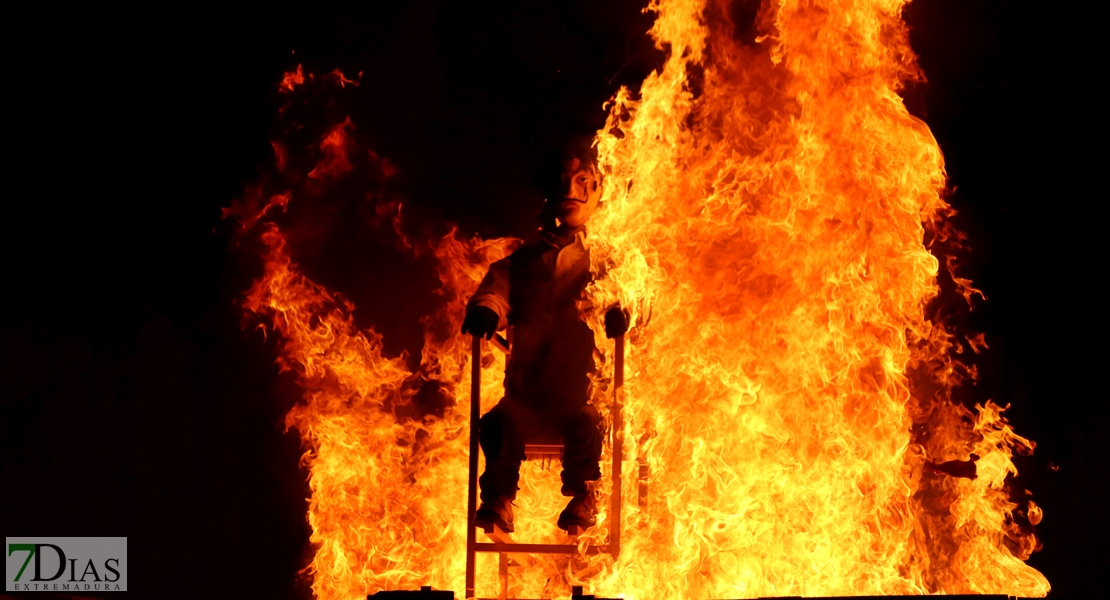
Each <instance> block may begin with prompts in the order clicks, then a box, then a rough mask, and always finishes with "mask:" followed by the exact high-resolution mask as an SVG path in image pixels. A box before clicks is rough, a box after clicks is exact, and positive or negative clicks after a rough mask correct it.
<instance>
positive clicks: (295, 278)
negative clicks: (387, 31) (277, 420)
mask: <svg viewBox="0 0 1110 600" xmlns="http://www.w3.org/2000/svg"><path fill="white" fill-rule="evenodd" d="M904 4H905V3H904V2H902V1H899V0H844V1H837V0H812V1H806V2H786V1H781V2H765V4H764V6H763V7H762V10H761V11H760V13H759V17H758V21H757V23H758V25H759V28H760V31H761V33H762V35H761V37H759V38H757V39H756V40H755V41H752V40H748V41H747V43H745V42H742V41H739V40H736V39H735V38H734V35H733V31H734V30H735V24H733V23H731V21H730V19H729V16H728V10H727V7H726V6H724V5H723V3H721V4H720V5H718V4H708V5H707V4H706V3H705V2H702V1H698V0H660V1H659V2H655V3H653V4H652V6H651V7H650V10H653V11H655V12H656V14H657V19H656V23H655V26H654V27H653V29H652V31H651V34H652V35H653V36H654V38H655V39H656V41H657V44H658V45H659V47H660V48H662V49H664V50H666V51H667V52H668V59H667V61H666V63H665V65H664V67H663V68H662V69H661V70H660V71H658V72H656V73H653V74H652V75H651V76H650V77H648V79H647V80H645V81H644V83H643V86H642V87H641V89H640V91H639V95H638V96H634V94H633V93H632V92H630V91H629V90H621V92H619V93H618V94H617V96H616V97H615V98H614V99H613V101H612V102H611V104H610V107H611V116H610V119H609V123H608V124H607V126H606V128H605V129H604V130H603V131H602V132H600V133H599V134H598V138H597V140H598V147H599V150H600V156H601V161H602V164H603V170H604V172H605V175H606V178H605V195H604V201H605V205H604V209H603V210H602V211H601V212H600V213H598V215H597V216H596V217H595V221H594V222H591V225H590V231H591V233H590V240H591V244H592V248H593V249H592V254H591V255H592V260H593V261H594V266H595V272H597V273H605V276H604V277H603V278H598V279H597V280H596V281H595V283H594V284H592V285H591V287H590V288H589V290H588V294H589V296H590V300H592V303H591V304H592V306H595V307H606V306H609V305H611V304H613V303H614V302H617V301H620V302H621V303H622V304H623V305H624V306H626V307H629V308H630V309H631V310H632V314H633V316H634V322H635V323H634V327H633V330H632V332H631V335H630V347H629V349H628V361H627V365H626V374H627V380H626V381H627V384H626V390H627V391H626V401H625V419H624V427H625V431H624V433H625V435H624V439H625V460H626V461H627V462H626V464H625V465H624V468H623V472H624V473H625V474H626V476H627V477H629V481H628V485H625V486H624V490H625V497H624V499H623V506H624V507H625V508H624V510H625V513H624V517H623V522H622V524H621V526H622V545H623V548H622V553H621V555H620V558H619V560H618V561H616V562H614V561H613V559H612V558H611V557H609V556H608V555H604V554H602V555H591V556H586V555H582V556H578V557H574V558H558V557H542V558H541V559H540V560H539V561H538V562H537V563H536V564H535V565H534V566H532V567H530V568H528V569H514V571H513V574H512V582H511V585H510V595H514V596H518V597H552V596H566V595H568V593H569V586H570V585H571V584H585V585H587V586H588V587H589V589H590V590H591V592H592V593H595V594H600V595H621V596H623V597H625V598H641V599H646V598H714V597H717V598H720V597H756V596H779V595H802V596H807V595H846V594H913V593H947V594H953V593H1004V594H1011V595H1021V596H1035V595H1044V594H1046V593H1047V592H1048V589H1049V586H1048V582H1047V581H1046V580H1045V578H1044V577H1043V576H1042V575H1041V574H1040V573H1039V572H1037V571H1036V570H1034V569H1032V568H1031V567H1029V566H1027V565H1026V564H1025V563H1024V562H1023V561H1024V559H1027V558H1028V557H1029V555H1030V553H1031V552H1033V551H1034V549H1035V548H1036V547H1037V541H1036V539H1035V537H1034V536H1033V534H1032V533H1031V530H1030V528H1029V526H1028V525H1026V526H1024V527H1023V526H1019V524H1018V522H1017V520H1016V519H1015V514H1016V513H1020V510H1019V509H1020V508H1021V507H1019V506H1018V504H1017V503H1015V502H1013V501H1011V499H1010V496H1009V493H1008V489H1007V486H1006V480H1007V478H1008V477H1012V476H1013V475H1016V472H1017V471H1016V469H1015V467H1014V465H1013V462H1012V460H1011V456H1012V452H1013V451H1015V450H1018V451H1030V450H1032V447H1033V444H1032V442H1030V441H1028V440H1026V439H1024V438H1022V437H1020V436H1019V435H1017V434H1016V433H1014V432H1013V430H1012V429H1011V428H1010V427H1009V425H1008V424H1007V423H1006V421H1005V419H1004V418H1003V416H1002V409H1001V408H999V407H998V406H996V405H994V404H993V403H990V402H987V403H986V404H985V405H980V406H977V407H976V408H975V410H969V409H967V408H964V407H963V406H962V405H960V404H958V403H955V402H953V401H952V400H951V393H952V390H953V389H954V388H955V387H956V386H958V385H959V384H960V383H961V382H962V381H963V380H964V379H966V378H967V377H969V376H970V375H973V372H972V371H970V370H969V369H967V368H965V367H964V366H963V365H962V364H961V363H959V362H958V360H957V356H956V354H957V353H958V352H959V351H962V349H963V348H964V346H965V344H966V346H967V347H969V348H971V349H972V350H976V351H977V349H978V348H979V347H981V346H982V345H983V344H982V340H981V338H971V339H961V338H959V337H958V336H957V335H956V334H955V333H954V332H953V331H951V330H950V327H948V326H946V325H945V324H944V323H943V322H941V321H939V320H937V319H936V318H933V317H932V316H931V314H930V312H929V311H928V308H929V306H930V303H931V302H932V301H933V300H934V299H935V298H936V297H937V295H938V293H939V288H938V283H937V280H938V273H939V261H938V258H937V257H936V256H934V255H933V254H932V253H930V249H929V247H927V245H926V240H933V239H942V238H945V237H949V236H951V235H952V231H951V229H950V226H949V225H948V224H947V221H946V217H947V216H949V215H950V213H951V210H950V209H949V207H948V206H947V204H946V203H945V202H944V200H943V198H942V196H941V193H942V191H943V190H944V186H945V172H944V166H943V159H942V156H941V153H940V149H939V147H938V146H937V143H936V141H935V140H934V138H933V136H932V135H931V133H930V132H929V129H928V127H927V126H926V125H925V124H924V123H922V122H921V121H920V120H918V119H916V118H914V117H913V116H911V115H910V114H909V113H908V112H907V110H906V108H905V106H904V105H903V103H902V101H901V99H900V98H899V96H898V92H899V90H900V86H901V85H902V84H903V82H904V81H906V80H910V79H914V78H919V77H920V74H919V72H918V69H917V67H916V63H915V57H914V54H913V52H912V51H911V49H910V47H909V43H908V35H907V30H906V27H905V25H904V23H903V22H902V20H901V11H902V8H903V6H904ZM338 81H339V82H340V83H342V82H343V81H346V80H345V79H343V78H342V77H341V76H340V78H339V79H338ZM294 84H296V85H302V84H304V77H303V76H302V74H301V72H300V68H298V72H297V73H295V74H290V76H289V77H287V78H286V80H285V81H284V82H283V84H282V86H283V87H282V89H283V90H285V91H286V92H288V93H293V92H294V91H295V88H296V85H294ZM352 127H353V125H352V123H351V121H350V120H349V119H344V120H343V121H342V122H339V123H335V124H333V125H332V127H331V129H329V130H328V131H326V132H324V133H322V135H321V136H320V139H319V140H317V142H318V145H317V149H318V156H319V160H318V162H317V164H316V165H315V167H314V168H313V169H312V170H311V171H310V172H308V173H307V175H304V176H302V177H301V179H302V180H307V179H309V178H311V180H312V181H311V182H309V183H307V184H304V185H305V188H304V190H301V191H294V192H289V191H288V190H275V191H273V192H272V193H271V192H269V191H265V188H266V187H267V186H266V185H260V186H259V187H258V188H256V189H252V190H250V192H249V193H248V194H247V195H246V196H245V197H244V199H243V201H241V202H239V203H237V204H236V205H235V206H234V207H232V208H231V209H229V211H228V213H229V214H232V215H235V216H237V217H238V218H239V219H240V223H241V224H242V227H243V229H244V231H261V239H262V241H263V242H264V248H265V250H264V258H265V260H264V263H265V265H264V275H263V276H262V277H261V278H260V279H259V280H258V281H256V283H255V285H254V287H253V288H252V289H251V291H250V292H249V293H248V296H247V298H246V301H245V307H246V308H247V309H248V310H249V311H251V312H252V313H255V314H258V315H261V316H262V317H263V318H264V319H265V323H266V324H267V327H268V329H272V330H273V331H276V332H277V333H278V334H279V335H280V337H281V356H280V358H279V362H280V363H281V364H282V365H283V366H284V367H286V368H288V369H290V370H293V371H295V372H296V373H297V376H298V378H299V381H300V383H301V384H302V385H303V387H304V389H305V395H304V401H303V403H301V404H299V405H298V406H297V407H295V408H294V409H293V410H292V411H291V412H290V414H289V416H288V419H287V423H288V425H289V426H290V427H294V428H296V429H297V431H298V432H299V433H300V435H301V436H302V438H303V440H304V442H305V445H306V447H307V453H306V455H305V466H306V468H307V469H308V471H309V473H310V486H311V489H312V498H311V501H310V505H309V521H310V523H311V526H312V530H313V534H312V543H313V544H314V545H315V547H316V554H315V558H314V560H313V562H312V564H311V565H310V567H309V571H310V572H311V575H312V578H313V591H314V592H315V594H316V595H317V597H319V598H327V599H331V598H341V599H344V600H348V599H353V598H359V597H364V596H365V595H366V594H368V593H373V592H375V591H378V590H383V589H406V588H414V587H416V586H419V585H432V586H434V587H437V588H443V589H453V590H456V591H457V592H458V591H461V590H462V588H463V568H464V558H465V557H464V547H465V524H466V514H465V506H466V477H467V473H466V465H467V436H468V411H469V395H468V389H469V382H468V381H467V377H466V374H467V368H466V365H467V363H468V361H469V354H468V348H469V343H468V340H466V339H463V338H462V337H461V336H459V335H457V334H456V332H457V331H458V326H459V321H460V320H461V317H462V306H463V304H464V303H465V301H466V298H467V297H468V296H469V294H470V293H472V292H473V290H474V288H475V287H476V285H477V283H478V281H479V280H480V278H481V276H482V275H483V273H484V271H485V268H486V267H487V266H488V265H489V264H490V263H491V262H492V261H494V260H497V259H498V258H500V257H502V256H505V255H506V254H507V253H508V252H509V251H511V249H512V248H513V247H514V245H515V241H513V240H493V241H480V240H477V239H474V240H462V241H460V240H459V239H458V237H457V236H456V235H455V234H454V233H453V232H452V233H451V234H449V235H447V236H446V237H444V238H442V239H438V240H433V241H431V242H425V243H423V246H422V245H421V244H419V243H412V244H410V243H409V242H407V241H406V242H405V245H406V248H408V249H409V250H410V251H412V252H421V251H428V252H430V253H431V255H433V256H435V258H436V259H437V264H438V265H439V266H438V274H439V278H440V281H441V283H442V285H441V288H440V289H439V290H438V291H437V292H438V293H439V294H440V295H441V297H442V299H443V302H442V304H441V308H440V309H439V310H438V311H437V312H436V313H435V314H432V315H429V316H428V317H426V319H425V320H424V325H425V331H426V333H425V344H424V349H423V355H422V359H421V364H420V367H419V369H417V370H416V372H410V370H409V369H408V368H407V367H406V365H405V362H404V360H402V359H401V358H396V357H394V358H391V357H388V356H386V355H385V354H384V353H383V351H382V339H381V336H380V335H378V334H377V333H375V332H373V331H360V330H358V329H357V328H356V327H355V326H354V325H353V320H352V316H351V315H352V311H353V309H354V307H353V306H352V305H351V304H350V303H349V302H347V301H346V300H344V299H343V298H342V297H341V296H338V295H337V294H334V293H332V292H330V291H329V290H327V289H325V288H323V287H322V286H320V285H318V284H316V283H314V282H312V281H310V280H309V279H308V278H306V277H305V276H304V275H303V274H302V273H301V272H300V271H299V270H298V269H297V267H296V265H295V264H293V263H292V261H291V259H290V256H289V253H288V249H287V237H286V235H285V234H283V232H282V231H281V229H279V228H278V226H277V225H275V224H274V223H273V222H272V218H271V217H272V216H273V214H275V213H279V212H280V211H281V210H283V209H284V208H285V207H286V206H287V205H289V204H290V203H291V202H297V201H298V199H299V198H298V195H301V196H304V197H305V199H306V200H305V201H308V200H310V199H311V198H313V197H315V196H318V195H320V194H323V193H326V190H327V185H328V184H329V182H330V181H333V180H339V179H342V178H343V177H344V176H346V174H347V173H348V172H349V171H351V170H352V169H356V170H357V169H359V168H364V165H363V162H360V160H361V159H356V158H354V156H355V155H354V154H353V153H350V152H349V151H348V149H349V148H350V147H351V146H352V145H353V144H354V142H353V141H351V140H350V139H349V136H348V133H349V131H350V130H351V128H352ZM275 150H276V152H277V154H278V162H279V163H280V168H281V169H284V167H285V164H286V160H287V155H286V151H285V150H284V146H282V145H280V144H275ZM365 155H366V153H360V154H359V156H360V157H361V156H365ZM368 155H369V159H368V160H369V161H370V162H374V161H378V159H377V156H376V155H374V154H373V153H369V154H368ZM289 160H292V159H289ZM377 168H379V169H382V168H383V167H382V165H381V164H380V163H379V164H378V167H377ZM390 169H392V167H390ZM274 185H275V184H270V187H274ZM267 194H270V196H269V198H267ZM385 206H386V208H384V209H382V210H383V211H385V212H389V211H392V210H393V209H395V208H396V205H394V204H387V205H385ZM395 217H396V218H399V215H395ZM395 229H396V227H395ZM422 249H423V250H422ZM952 278H953V281H954V282H955V285H956V286H957V288H958V291H960V292H961V293H963V294H964V295H965V296H966V297H968V298H969V299H970V296H971V295H972V294H973V293H975V290H974V289H973V288H971V287H970V282H967V281H966V280H963V279H959V278H956V277H954V276H953V277H952ZM598 313H599V311H598V312H593V311H587V314H586V317H587V319H588V320H589V322H590V323H591V325H592V326H594V328H595V331H597V332H598V333H597V345H598V347H599V348H601V349H602V350H603V351H604V352H605V353H607V354H610V355H611V354H612V348H613V344H612V342H611V341H610V340H606V339H605V337H604V335H602V333H601V329H600V323H599V314H598ZM502 360H503V359H502V357H501V356H500V355H499V354H498V353H496V352H493V351H490V352H489V353H488V354H487V355H485V356H484V359H483V362H484V363H485V364H484V366H485V367H486V369H485V371H484V372H485V378H484V381H483V392H484V396H483V397H484V399H485V402H486V403H487V404H486V405H485V407H484V408H488V407H489V406H491V405H492V401H493V400H496V399H497V398H499V397H500V394H499V391H498V386H499V383H500V381H499V379H500V378H499V377H498V373H499V371H500V370H501V369H503V362H502ZM600 366H601V369H600V371H599V375H598V376H597V381H596V383H597V385H596V386H595V388H596V389H597V390H598V397H596V398H595V399H594V402H595V403H596V404H598V405H599V407H600V408H602V409H603V411H604V409H606V408H607V404H606V403H607V402H608V399H607V398H606V397H605V393H606V392H605V390H607V389H608V387H609V386H608V385H606V384H607V382H608V381H609V379H610V378H611V377H612V361H609V360H603V361H602V364H601V365H600ZM429 394H430V395H433V396H439V397H443V398H447V399H450V400H451V401H449V402H447V403H446V404H443V405H442V406H441V408H440V409H437V410H427V408H426V403H422V401H421V398H422V397H424V396H427V395H429ZM603 461H608V452H606V456H605V458H604V459H603ZM607 467H608V465H603V471H605V470H606V469H607ZM637 477H638V478H639V479H640V480H641V481H640V482H639V485H633V483H634V481H633V480H634V479H635V478H637ZM522 481H523V483H522V486H523V487H524V490H523V491H522V492H521V495H520V500H519V504H520V506H519V508H518V535H517V537H518V538H519V539H521V540H526V541H530V542H553V541H561V540H562V539H563V538H561V537H560V534H559V533H558V531H557V530H556V529H555V527H554V524H553V521H554V519H555V515H557V514H558V511H559V509H560V508H561V503H562V501H563V499H562V498H561V497H559V496H558V484H557V473H556V472H555V469H550V468H544V466H543V465H531V466H526V468H525V472H524V474H523V480H522ZM607 493H608V490H607V489H603V490H602V494H603V495H605V494H607ZM1026 510H1027V514H1026V513H1023V514H1022V516H1021V519H1022V520H1024V521H1023V522H1025V523H1028V522H1032V523H1033V524H1036V522H1038V521H1039V520H1040V518H1041V513H1040V510H1039V509H1038V508H1037V507H1036V506H1035V505H1032V503H1030V505H1029V507H1028V508H1027V509H1026ZM608 517H609V515H608V514H607V512H606V511H605V510H604V509H603V511H602V515H601V518H600V519H599V524H598V526H597V527H595V528H593V529H591V530H590V531H588V532H587V533H586V534H585V536H584V537H585V538H586V539H589V540H593V541H596V542H598V543H604V542H605V538H606V535H607V528H608V526H609V519H608ZM480 559H482V560H480V561H479V569H480V572H479V581H478V587H479V595H480V596H492V595H495V594H494V590H495V585H496V574H495V567H494V564H493V562H492V559H491V558H490V557H489V556H480Z"/></svg>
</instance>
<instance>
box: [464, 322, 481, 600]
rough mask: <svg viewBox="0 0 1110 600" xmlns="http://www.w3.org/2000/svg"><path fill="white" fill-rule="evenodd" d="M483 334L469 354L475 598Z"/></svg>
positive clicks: (469, 569) (470, 552) (470, 584)
mask: <svg viewBox="0 0 1110 600" xmlns="http://www.w3.org/2000/svg"><path fill="white" fill-rule="evenodd" d="M481 404H482V337H481V336H478V335H476V336H473V346H472V347H471V355H470V473H469V476H468V478H467V488H468V489H467V499H466V511H467V513H466V598H467V599H468V600H469V599H470V598H474V597H475V596H474V553H475V544H476V543H477V539H476V536H477V532H476V531H474V529H475V527H474V512H475V511H476V510H477V509H478V420H479V419H480V418H481V416H482V412H481V411H482V407H481Z"/></svg>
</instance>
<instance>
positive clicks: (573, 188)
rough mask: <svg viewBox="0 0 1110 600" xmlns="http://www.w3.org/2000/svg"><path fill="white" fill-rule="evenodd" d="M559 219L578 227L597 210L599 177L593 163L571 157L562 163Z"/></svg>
mask: <svg viewBox="0 0 1110 600" xmlns="http://www.w3.org/2000/svg"><path fill="white" fill-rule="evenodd" d="M562 194H563V197H562V199H561V200H560V201H559V220H560V221H562V222H564V223H566V224H567V225H570V226H571V227H578V226H579V225H585V224H586V221H588V220H589V219H590V216H592V215H593V214H594V212H596V211H597V205H598V203H599V202H600V200H601V178H600V177H599V176H598V173H597V170H596V169H595V168H594V166H593V165H591V164H588V163H583V162H582V161H581V160H579V159H577V158H572V159H570V160H568V161H566V162H564V163H563V172H562Z"/></svg>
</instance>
